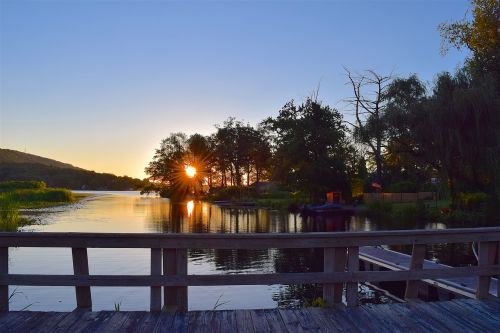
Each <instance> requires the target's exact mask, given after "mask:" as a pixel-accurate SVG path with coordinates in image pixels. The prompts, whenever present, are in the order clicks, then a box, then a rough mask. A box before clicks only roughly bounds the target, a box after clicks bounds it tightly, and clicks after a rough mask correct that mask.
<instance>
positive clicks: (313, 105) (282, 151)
mask: <svg viewBox="0 0 500 333" xmlns="http://www.w3.org/2000/svg"><path fill="white" fill-rule="evenodd" d="M264 125H265V126H267V127H268V128H269V129H270V132H271V133H272V137H273V138H274V142H275V147H274V148H275V155H274V160H273V174H272V177H273V179H274V180H276V181H279V182H282V183H284V184H287V185H288V186H290V188H291V189H292V190H298V191H303V192H306V193H308V194H309V195H310V196H311V197H313V198H315V199H317V200H322V199H323V198H324V194H325V193H326V192H328V191H331V190H334V189H335V190H342V191H343V192H346V193H350V183H349V177H350V173H351V172H350V171H351V170H352V169H354V168H355V162H353V163H351V161H354V160H355V159H354V158H353V156H352V155H353V149H352V146H351V144H350V142H349V140H348V138H347V135H346V131H347V129H346V127H345V125H344V124H343V122H342V115H341V114H340V113H339V112H338V111H337V110H335V109H332V108H330V107H329V106H324V105H322V104H321V103H320V102H318V101H316V100H312V99H307V100H306V101H305V102H304V103H303V104H301V105H299V106H296V105H295V104H294V102H293V101H290V102H288V103H286V104H285V106H284V107H283V108H282V109H281V110H280V112H279V114H278V116H277V117H276V118H268V119H267V120H265V121H264Z"/></svg>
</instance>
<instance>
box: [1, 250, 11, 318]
mask: <svg viewBox="0 0 500 333" xmlns="http://www.w3.org/2000/svg"><path fill="white" fill-rule="evenodd" d="M0 274H9V248H8V247H0ZM6 311H9V285H8V284H1V285H0V312H6Z"/></svg>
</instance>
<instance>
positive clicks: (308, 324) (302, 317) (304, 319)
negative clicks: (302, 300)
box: [293, 309, 322, 333]
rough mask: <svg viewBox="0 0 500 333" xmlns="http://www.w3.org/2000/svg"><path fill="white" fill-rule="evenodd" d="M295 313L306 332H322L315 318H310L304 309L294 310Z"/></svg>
mask: <svg viewBox="0 0 500 333" xmlns="http://www.w3.org/2000/svg"><path fill="white" fill-rule="evenodd" d="M293 313H294V314H295V316H296V317H297V319H298V320H299V323H300V326H301V327H302V329H303V330H304V331H305V332H318V333H319V332H321V331H322V330H321V325H320V323H318V322H317V321H316V320H315V319H314V317H311V316H309V314H308V312H306V311H304V309H294V310H293Z"/></svg>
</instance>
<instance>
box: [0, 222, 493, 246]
mask: <svg viewBox="0 0 500 333" xmlns="http://www.w3.org/2000/svg"><path fill="white" fill-rule="evenodd" d="M472 241H484V242H486V241H493V242H498V241H500V228H499V227H494V228H463V229H458V228H457V229H445V230H430V229H429V230H390V231H369V232H325V233H322V232H318V233H303V234H286V233H284V234H203V235H202V234H161V233H151V234H146V233H142V234H141V233H70V232H60V233H55V232H30V233H12V232H6V233H1V234H0V248H1V247H72V248H93V247H98V248H176V249H177V248H178V249H190V248H211V249H267V248H325V247H349V246H373V245H380V244H384V245H404V244H436V243H443V242H446V243H465V242H472Z"/></svg>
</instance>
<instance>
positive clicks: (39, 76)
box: [0, 0, 469, 178]
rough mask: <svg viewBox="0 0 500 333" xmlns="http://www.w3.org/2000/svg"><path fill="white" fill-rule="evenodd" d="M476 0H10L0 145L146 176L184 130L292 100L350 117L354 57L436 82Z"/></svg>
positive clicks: (457, 57)
mask: <svg viewBox="0 0 500 333" xmlns="http://www.w3.org/2000/svg"><path fill="white" fill-rule="evenodd" d="M468 5H469V2H468V1H460V0H441V1H439V0H420V1H417V0H415V1H409V0H408V1H407V0H400V1H387V0H386V1H382V0H380V1H375V0H372V1H284V0H282V1H159V0H150V1H118V0H102V1H99V0H86V1H84V0H71V1H55V0H52V1H36V0H32V1H9V0H0V147H1V148H9V149H16V150H20V151H26V152H27V153H31V154H36V155H41V156H44V157H48V158H53V159H56V160H59V161H62V162H66V163H71V164H73V165H75V166H78V167H81V168H85V169H89V170H95V171H97V172H110V173H114V174H117V175H129V176H133V177H139V178H143V177H145V174H144V167H145V166H146V165H147V164H148V162H149V161H150V160H151V158H152V156H153V154H154V150H155V149H156V148H158V147H159V144H160V141H161V140H162V139H163V138H165V137H167V136H168V135H169V134H170V133H172V132H185V133H187V134H193V133H200V134H203V135H208V134H210V133H212V132H214V130H215V127H214V125H215V124H221V123H223V122H224V120H226V119H227V118H228V117H230V116H233V117H236V118H237V119H239V120H243V121H245V122H249V123H250V124H252V125H255V124H257V123H258V122H260V121H261V120H263V119H264V118H266V117H269V116H276V115H277V114H278V111H279V109H280V108H281V107H282V106H283V105H284V104H285V103H286V102H287V101H289V100H291V99H294V100H295V101H297V102H301V101H303V100H304V99H305V98H307V97H308V96H310V95H311V93H312V92H313V91H315V90H316V89H318V87H319V99H320V100H322V101H323V103H325V104H328V105H330V106H332V107H335V108H337V109H338V110H339V111H340V112H342V113H345V117H346V119H349V117H350V116H349V114H348V112H347V107H346V105H345V102H344V101H345V99H346V98H349V97H350V96H351V90H350V88H349V86H348V85H346V83H347V78H346V76H345V72H344V70H343V66H345V67H347V68H349V69H351V70H353V71H363V70H366V69H373V70H375V71H377V72H378V73H381V74H389V73H393V75H397V76H407V75H409V74H413V73H416V74H417V75H418V76H419V77H420V78H421V79H422V80H423V81H424V82H427V83H428V84H429V85H431V84H432V82H433V79H434V78H435V76H436V74H438V73H440V72H443V71H450V72H454V71H455V70H456V69H457V68H458V67H459V66H460V65H461V64H462V63H463V60H464V58H465V57H466V55H467V54H466V53H465V52H464V51H456V50H450V52H448V54H447V55H446V56H442V55H441V54H440V46H441V40H440V36H439V33H438V31H437V26H438V24H439V23H441V22H444V21H457V20H460V19H462V18H463V17H464V14H465V13H466V11H467V8H468Z"/></svg>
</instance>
